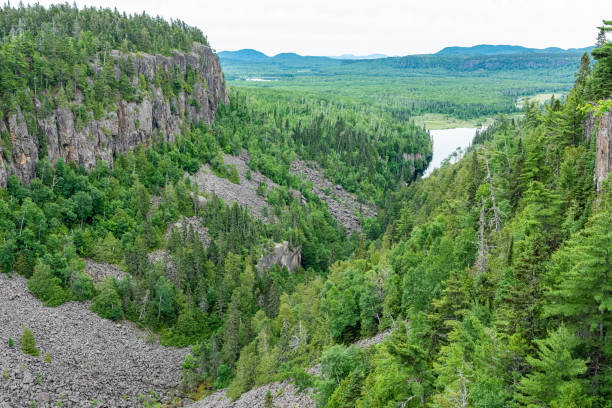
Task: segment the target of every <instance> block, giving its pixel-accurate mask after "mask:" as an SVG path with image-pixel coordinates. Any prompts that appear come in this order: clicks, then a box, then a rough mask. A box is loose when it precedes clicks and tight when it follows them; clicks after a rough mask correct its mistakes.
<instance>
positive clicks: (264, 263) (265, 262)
mask: <svg viewBox="0 0 612 408" xmlns="http://www.w3.org/2000/svg"><path fill="white" fill-rule="evenodd" d="M301 262H302V247H301V246H298V247H297V248H294V249H292V248H290V247H289V242H287V241H284V242H281V243H277V244H274V247H273V248H271V249H270V250H269V251H268V252H267V253H266V254H265V255H264V256H262V257H261V259H260V260H259V262H257V270H258V271H259V273H260V274H261V272H262V271H263V270H264V269H269V268H270V266H272V265H278V266H280V267H283V266H284V267H286V268H287V269H288V270H289V271H290V272H293V271H294V270H295V269H296V268H297V267H298V266H300V265H301Z"/></svg>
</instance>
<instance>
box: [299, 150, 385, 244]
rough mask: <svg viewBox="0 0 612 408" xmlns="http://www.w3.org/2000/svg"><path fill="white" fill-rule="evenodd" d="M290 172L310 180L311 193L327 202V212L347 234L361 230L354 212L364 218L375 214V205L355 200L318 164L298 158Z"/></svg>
mask: <svg viewBox="0 0 612 408" xmlns="http://www.w3.org/2000/svg"><path fill="white" fill-rule="evenodd" d="M291 172H292V173H294V174H298V175H303V176H305V177H306V178H308V180H310V182H311V183H312V186H313V188H312V191H313V193H315V194H316V195H317V197H319V198H320V199H321V200H322V201H325V202H326V203H327V208H328V210H329V213H330V214H331V215H332V217H334V218H335V219H336V221H338V223H339V224H340V225H343V226H344V227H345V228H346V232H347V233H348V235H349V236H350V235H351V234H352V233H353V231H357V232H361V231H362V229H361V224H360V223H359V217H358V216H357V215H356V214H359V213H360V214H362V215H363V217H365V218H369V217H374V216H376V207H374V206H373V205H371V204H364V203H360V202H359V201H357V199H356V198H355V196H353V195H352V194H351V193H349V192H348V191H346V190H345V189H344V188H343V187H342V186H340V185H337V184H333V183H332V182H331V181H329V180H328V179H327V178H326V177H325V175H324V174H323V170H322V169H321V168H319V167H318V166H316V165H312V166H310V165H309V164H308V163H306V162H305V161H303V160H299V159H298V160H295V161H294V162H293V163H291Z"/></svg>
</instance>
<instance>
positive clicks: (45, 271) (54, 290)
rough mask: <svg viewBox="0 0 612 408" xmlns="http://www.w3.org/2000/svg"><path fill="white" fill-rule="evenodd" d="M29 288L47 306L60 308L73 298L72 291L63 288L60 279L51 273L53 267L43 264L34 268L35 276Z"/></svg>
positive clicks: (30, 281)
mask: <svg viewBox="0 0 612 408" xmlns="http://www.w3.org/2000/svg"><path fill="white" fill-rule="evenodd" d="M28 288H29V289H30V292H32V293H33V294H34V295H36V297H38V298H39V299H40V300H42V301H43V302H44V303H45V305H47V306H59V305H61V304H62V303H64V302H67V301H69V300H70V298H71V293H70V290H69V289H65V288H63V287H62V286H61V285H60V279H59V278H57V277H55V276H53V274H52V273H51V267H49V265H46V264H44V263H42V262H39V263H38V265H36V267H35V268H34V275H32V277H31V278H30V279H29V280H28Z"/></svg>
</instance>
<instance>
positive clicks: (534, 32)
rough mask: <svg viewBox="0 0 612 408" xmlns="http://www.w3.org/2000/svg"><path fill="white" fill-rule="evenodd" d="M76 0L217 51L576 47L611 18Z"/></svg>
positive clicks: (344, 1) (508, 5) (263, 1)
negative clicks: (192, 37)
mask: <svg viewBox="0 0 612 408" xmlns="http://www.w3.org/2000/svg"><path fill="white" fill-rule="evenodd" d="M38 2H39V3H40V4H42V5H48V4H51V3H56V2H57V1H55V2H53V1H47V0H39V1H38ZM14 3H16V1H15V0H14ZM24 3H28V2H27V1H24ZM32 3H34V2H32ZM76 4H77V5H78V6H79V7H81V6H96V7H98V6H101V7H111V8H117V9H118V10H120V11H125V12H127V13H141V12H142V11H145V12H147V13H148V14H150V15H154V16H156V15H160V16H162V17H164V18H167V19H170V18H173V19H181V20H183V21H185V22H186V23H187V24H189V25H193V26H197V27H199V28H200V29H201V30H202V31H203V32H204V34H205V35H206V36H207V37H208V40H209V42H210V44H211V46H212V47H213V48H214V49H216V50H217V51H223V50H238V49H242V48H253V49H257V50H259V51H262V52H264V53H266V54H268V55H275V54H277V53H280V52H296V53H298V54H301V55H340V54H345V53H348V54H355V55H368V54H374V53H382V54H387V55H408V54H420V53H433V52H436V51H439V50H440V49H442V48H444V47H446V46H453V45H456V46H471V45H476V44H511V45H523V46H527V47H534V48H545V47H551V46H555V47H561V48H581V47H586V46H589V45H592V44H593V43H594V42H595V38H596V36H597V29H596V27H597V26H598V25H600V24H601V20H602V19H604V18H606V19H611V18H612V1H610V0H579V1H570V0H418V1H414V0H367V1H363V0H301V1H295V0H256V1H255V0H207V1H197V0H77V1H76Z"/></svg>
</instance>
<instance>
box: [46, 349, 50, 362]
mask: <svg viewBox="0 0 612 408" xmlns="http://www.w3.org/2000/svg"><path fill="white" fill-rule="evenodd" d="M45 363H51V356H50V355H49V352H48V351H47V352H46V353H45Z"/></svg>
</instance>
